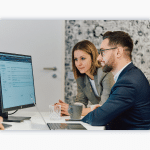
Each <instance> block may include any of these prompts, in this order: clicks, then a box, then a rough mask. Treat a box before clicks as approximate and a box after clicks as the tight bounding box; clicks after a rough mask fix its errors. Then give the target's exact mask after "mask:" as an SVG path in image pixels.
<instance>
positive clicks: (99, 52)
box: [98, 47, 118, 57]
mask: <svg viewBox="0 0 150 150" xmlns="http://www.w3.org/2000/svg"><path fill="white" fill-rule="evenodd" d="M116 48H118V47H113V48H109V49H100V50H98V54H99V55H100V54H101V56H102V57H103V56H104V55H103V53H102V52H104V51H107V50H112V49H116Z"/></svg>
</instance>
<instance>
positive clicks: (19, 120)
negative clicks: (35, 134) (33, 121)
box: [2, 112, 31, 122]
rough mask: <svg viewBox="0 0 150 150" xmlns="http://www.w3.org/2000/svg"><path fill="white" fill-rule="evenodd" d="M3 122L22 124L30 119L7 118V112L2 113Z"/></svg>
mask: <svg viewBox="0 0 150 150" xmlns="http://www.w3.org/2000/svg"><path fill="white" fill-rule="evenodd" d="M2 117H3V122H22V121H24V120H29V119H30V118H31V117H20V116H8V112H6V113H2Z"/></svg>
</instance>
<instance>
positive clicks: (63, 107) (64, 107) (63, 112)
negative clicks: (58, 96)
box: [55, 100, 69, 116]
mask: <svg viewBox="0 0 150 150" xmlns="http://www.w3.org/2000/svg"><path fill="white" fill-rule="evenodd" d="M55 105H61V116H62V115H67V116H69V113H68V108H69V104H67V103H64V102H63V101H62V100H59V103H56V104H55Z"/></svg>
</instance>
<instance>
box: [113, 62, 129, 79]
mask: <svg viewBox="0 0 150 150" xmlns="http://www.w3.org/2000/svg"><path fill="white" fill-rule="evenodd" d="M130 63H131V62H129V63H128V64H126V65H125V66H124V67H123V68H122V69H121V70H120V71H118V72H117V73H116V75H115V76H114V80H115V82H117V80H118V77H119V75H120V73H121V72H122V71H123V69H124V68H125V67H127V66H128V65H129V64H130Z"/></svg>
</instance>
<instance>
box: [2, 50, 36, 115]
mask: <svg viewBox="0 0 150 150" xmlns="http://www.w3.org/2000/svg"><path fill="white" fill-rule="evenodd" d="M0 54H6V55H14V56H15V55H16V56H26V57H31V66H32V76H33V87H34V97H35V103H31V104H26V105H20V106H15V107H10V108H4V107H3V96H2V88H1V78H0V95H1V96H0V101H1V110H2V113H6V112H8V111H13V110H18V109H24V108H29V107H34V106H35V104H36V96H35V85H34V75H33V65H32V56H31V55H24V54H16V53H6V52H0Z"/></svg>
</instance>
